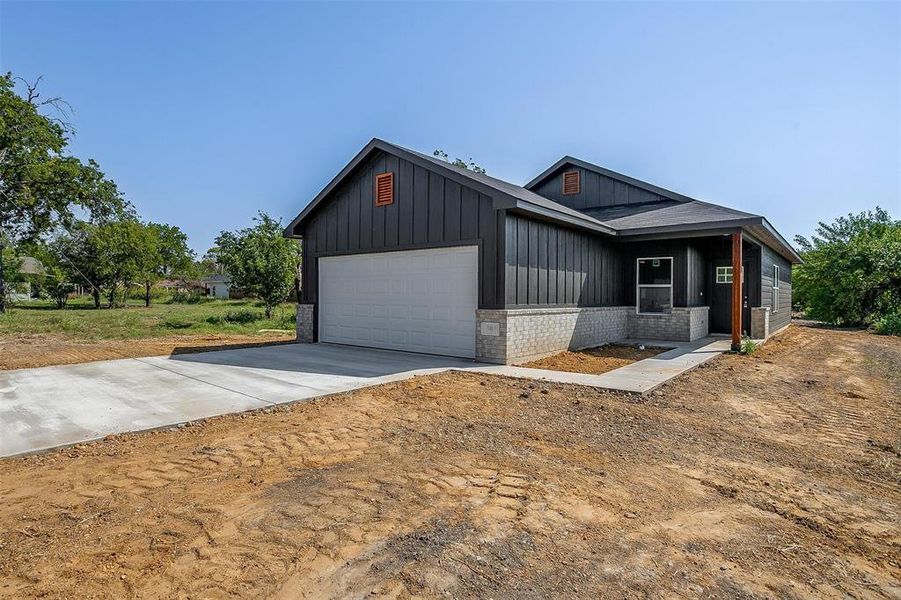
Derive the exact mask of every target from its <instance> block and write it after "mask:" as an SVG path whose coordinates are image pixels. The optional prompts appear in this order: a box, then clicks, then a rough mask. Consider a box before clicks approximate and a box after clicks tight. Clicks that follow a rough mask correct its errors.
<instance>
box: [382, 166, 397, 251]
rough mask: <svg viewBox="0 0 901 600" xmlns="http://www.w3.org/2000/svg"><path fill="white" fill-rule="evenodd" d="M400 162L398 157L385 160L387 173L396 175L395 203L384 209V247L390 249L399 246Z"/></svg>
mask: <svg viewBox="0 0 901 600" xmlns="http://www.w3.org/2000/svg"><path fill="white" fill-rule="evenodd" d="M399 167H400V161H399V159H398V158H397V157H396V156H392V155H390V154H389V155H387V157H386V158H385V171H389V172H391V173H393V174H394V190H393V193H394V202H393V203H391V204H389V205H388V206H385V207H383V208H384V209H385V210H384V211H383V212H384V213H385V241H384V245H385V246H386V247H388V248H393V247H394V246H397V241H398V224H399V221H400V203H399V202H398V195H399V194H398V188H399V187H400V173H399Z"/></svg>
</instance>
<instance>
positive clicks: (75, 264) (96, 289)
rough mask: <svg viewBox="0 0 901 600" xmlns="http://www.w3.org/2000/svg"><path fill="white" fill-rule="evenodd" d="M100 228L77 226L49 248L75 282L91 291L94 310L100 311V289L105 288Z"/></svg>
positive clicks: (88, 225)
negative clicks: (98, 309) (98, 231)
mask: <svg viewBox="0 0 901 600" xmlns="http://www.w3.org/2000/svg"><path fill="white" fill-rule="evenodd" d="M97 230H98V226H97V225H93V224H91V223H85V222H77V223H75V224H74V225H73V226H72V227H70V228H69V229H68V231H65V232H63V233H61V234H59V235H57V236H56V237H55V238H53V239H52V240H51V241H50V243H49V244H48V248H49V250H50V252H51V254H53V256H54V257H55V258H56V262H57V264H58V265H59V266H60V269H61V270H63V271H64V272H65V273H66V274H67V275H68V276H67V279H69V280H70V281H72V282H78V283H79V284H84V285H87V286H88V287H89V288H91V295H92V296H93V298H94V308H100V294H101V288H102V287H103V285H104V267H103V264H102V263H101V252H100V240H99V237H98V235H97Z"/></svg>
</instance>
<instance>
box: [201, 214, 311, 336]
mask: <svg viewBox="0 0 901 600" xmlns="http://www.w3.org/2000/svg"><path fill="white" fill-rule="evenodd" d="M254 222H255V225H254V226H253V227H249V228H247V229H242V230H240V231H234V232H232V231H223V232H222V233H220V234H219V236H218V237H217V238H216V247H217V248H218V259H219V262H220V264H221V265H222V266H223V268H224V269H225V272H226V273H228V275H229V278H230V279H231V284H232V285H233V286H236V287H238V288H241V289H242V290H244V291H245V292H247V293H249V294H253V295H255V296H258V297H259V298H260V299H261V300H262V301H263V305H264V306H265V308H266V318H267V319H268V318H269V317H271V316H272V309H273V307H275V306H277V305H278V304H279V303H280V302H282V301H284V300H285V298H287V296H288V293H289V292H290V291H291V289H292V286H293V285H294V279H295V276H296V274H297V268H298V256H299V254H298V246H297V243H296V242H294V241H293V240H289V239H287V238H285V237H283V236H282V224H281V221H277V220H275V219H273V218H272V217H270V216H269V215H267V214H266V213H264V212H260V213H259V216H257V217H256V218H254Z"/></svg>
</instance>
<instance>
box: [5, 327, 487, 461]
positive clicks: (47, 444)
mask: <svg viewBox="0 0 901 600" xmlns="http://www.w3.org/2000/svg"><path fill="white" fill-rule="evenodd" d="M472 364H473V362H472V361H467V360H464V359H457V358H448V357H444V356H429V355H425V354H410V353H406V352H394V351H391V350H375V349H369V348H355V347H350V346H332V345H328V344H287V345H276V346H264V347H258V348H242V349H235V350H222V351H216V352H199V353H195V354H181V355H174V356H168V357H153V358H136V359H123V360H109V361H101V362H92V363H84V364H78V365H64V366H55V367H42V368H37V369H19V370H15V371H0V456H11V455H15V454H22V453H28V452H36V451H39V450H46V449H48V448H53V447H56V446H65V445H69V444H74V443H78V442H85V441H89V440H94V439H98V438H102V437H105V436H107V435H109V434H113V433H122V432H126V431H140V430H144V429H154V428H158V427H164V426H168V425H175V424H178V423H183V422H185V421H193V420H195V419H202V418H205V417H212V416H216V415H222V414H227V413H234V412H242V411H247V410H253V409H258V408H265V407H267V406H273V405H276V404H280V403H285V402H294V401H297V400H304V399H310V398H315V397H317V396H323V395H327V394H334V393H338V392H345V391H349V390H354V389H357V388H362V387H367V386H371V385H378V384H381V383H387V382H390V381H397V380H400V379H406V378H409V377H413V376H415V375H424V374H428V373H435V372H440V371H445V370H447V369H449V368H452V367H456V368H465V367H469V366H472Z"/></svg>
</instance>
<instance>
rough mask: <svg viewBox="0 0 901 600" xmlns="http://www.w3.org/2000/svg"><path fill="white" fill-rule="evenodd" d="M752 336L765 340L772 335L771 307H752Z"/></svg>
mask: <svg viewBox="0 0 901 600" xmlns="http://www.w3.org/2000/svg"><path fill="white" fill-rule="evenodd" d="M750 336H751V337H752V338H754V339H755V340H765V339H767V338H768V337H770V307H769V306H752V307H751V332H750Z"/></svg>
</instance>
